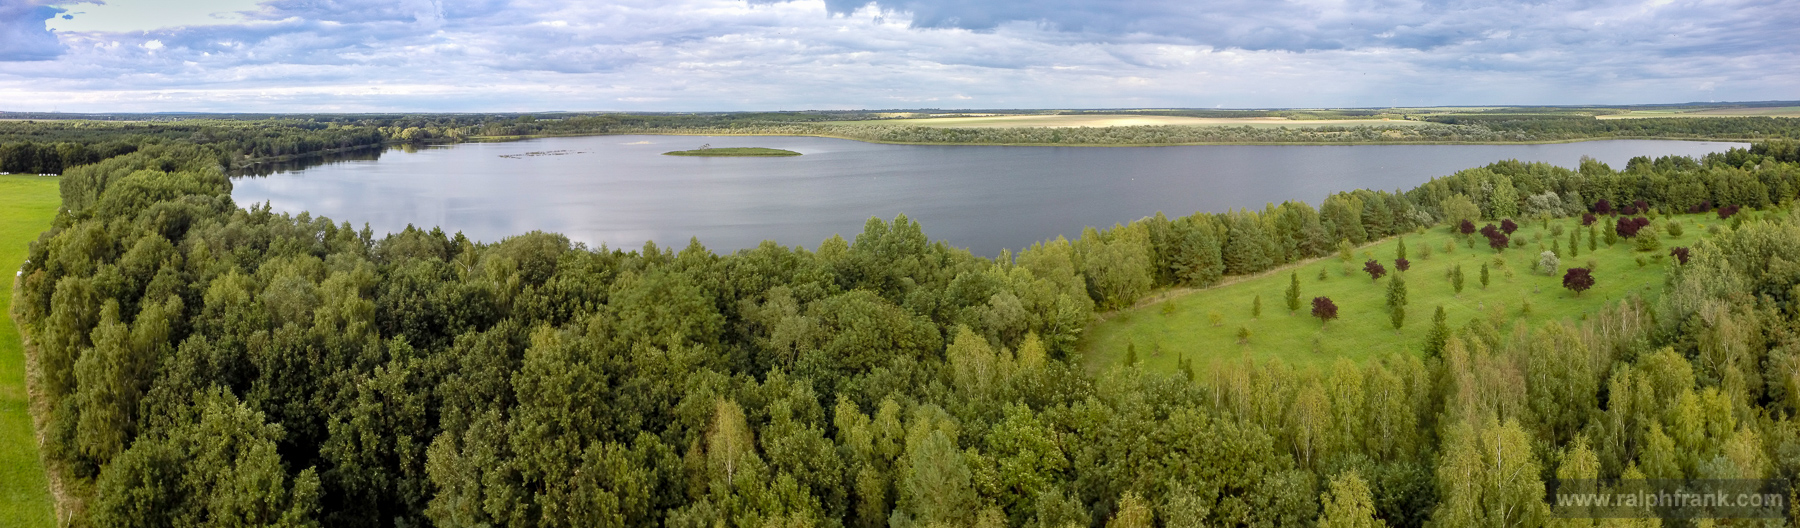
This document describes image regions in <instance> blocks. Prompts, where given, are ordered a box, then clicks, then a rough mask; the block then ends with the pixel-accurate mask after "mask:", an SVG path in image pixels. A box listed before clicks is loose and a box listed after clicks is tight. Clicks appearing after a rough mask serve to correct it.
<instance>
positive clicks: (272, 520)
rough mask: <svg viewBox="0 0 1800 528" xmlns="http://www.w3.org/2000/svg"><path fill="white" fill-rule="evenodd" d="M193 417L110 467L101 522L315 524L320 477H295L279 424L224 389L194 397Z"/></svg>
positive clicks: (99, 483)
mask: <svg viewBox="0 0 1800 528" xmlns="http://www.w3.org/2000/svg"><path fill="white" fill-rule="evenodd" d="M194 405H195V408H194V409H192V412H193V415H190V416H189V417H187V418H185V420H192V421H189V422H186V423H182V424H179V425H175V426H173V427H172V428H170V429H169V430H168V431H167V434H166V436H165V435H158V436H152V437H146V438H145V439H144V440H142V441H139V442H135V443H133V444H132V445H131V447H130V448H129V449H126V450H125V451H124V452H123V453H121V454H120V455H119V457H118V458H117V459H116V460H114V462H113V463H112V464H110V465H108V466H107V467H106V468H104V469H103V470H102V471H101V473H100V476H99V478H98V479H97V480H96V482H95V484H94V485H95V488H96V489H97V491H98V492H97V493H96V494H95V502H94V503H92V504H91V505H90V506H89V508H90V510H89V511H88V513H87V514H88V515H89V516H91V517H90V518H91V519H92V520H93V522H94V523H95V525H98V526H201V525H208V524H210V523H221V522H226V523H233V524H235V525H240V526H295V527H307V526H317V523H316V521H315V516H316V515H317V514H318V509H319V479H318V476H317V474H316V473H315V472H314V470H313V469H311V468H307V469H304V470H301V471H300V472H299V473H298V474H292V475H290V474H289V473H288V472H287V469H286V468H284V467H283V464H282V461H281V455H280V454H279V453H278V452H277V451H276V449H277V445H278V443H279V442H281V440H282V439H283V437H284V436H285V433H284V431H283V429H282V427H281V426H279V425H275V424H270V423H266V422H264V421H263V414H262V413H259V412H256V411H254V410H251V409H250V408H249V407H247V406H245V405H244V404H242V403H240V402H238V401H237V399H236V398H235V397H233V396H231V395H230V393H227V392H224V391H218V390H214V391H211V392H209V393H207V394H206V395H205V396H204V400H203V401H199V402H194Z"/></svg>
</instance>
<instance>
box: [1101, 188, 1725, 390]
mask: <svg viewBox="0 0 1800 528" xmlns="http://www.w3.org/2000/svg"><path fill="white" fill-rule="evenodd" d="M1740 214H1754V213H1748V212H1746V213H1740ZM1611 222H1612V219H1611V218H1608V217H1601V218H1600V220H1599V221H1598V222H1596V223H1595V226H1596V227H1597V228H1599V230H1600V232H1602V233H1604V230H1606V229H1611V225H1612V224H1611ZM1668 222H1675V223H1678V224H1679V225H1681V226H1682V231H1683V234H1682V235H1681V236H1678V237H1673V236H1670V234H1669V232H1668V231H1666V230H1664V226H1665V224H1666V223H1668ZM1528 224H1529V225H1522V226H1520V229H1519V230H1518V231H1517V232H1516V233H1514V234H1513V236H1512V238H1513V239H1515V240H1519V239H1522V240H1525V241H1526V245H1525V247H1523V248H1519V247H1513V248H1509V249H1507V250H1506V251H1504V252H1500V253H1496V252H1495V251H1494V250H1492V249H1489V248H1488V246H1487V240H1486V239H1485V238H1482V236H1481V235H1480V234H1475V235H1471V238H1472V240H1473V241H1474V247H1472V248H1471V247H1470V246H1468V245H1467V244H1466V243H1465V242H1464V239H1463V237H1462V236H1461V235H1456V234H1452V233H1450V232H1448V230H1446V229H1445V228H1443V227H1438V228H1434V229H1432V230H1430V231H1426V232H1420V233H1412V234H1408V235H1405V236H1403V237H1390V238H1388V239H1385V240H1381V241H1379V242H1376V243H1373V244H1369V245H1366V246H1364V247H1361V248H1357V249H1356V250H1354V255H1353V257H1352V258H1351V259H1350V261H1348V262H1346V261H1344V260H1341V259H1340V258H1339V257H1337V256H1331V257H1326V258H1322V259H1315V260H1311V261H1306V262H1303V263H1299V264H1295V265H1291V266H1287V267H1283V268H1281V269H1278V270H1274V271H1270V272H1267V273H1263V274H1261V275H1257V276H1254V277H1233V278H1228V279H1227V280H1226V282H1225V283H1223V284H1220V285H1216V286H1213V287H1211V288H1206V289H1200V290H1173V291H1169V292H1164V293H1163V294H1161V295H1157V296H1153V297H1151V298H1150V299H1149V300H1146V301H1144V302H1140V303H1139V304H1138V305H1137V306H1136V307H1134V308H1131V309H1127V310H1121V311H1118V312H1113V313H1110V314H1106V315H1104V316H1102V317H1103V320H1102V321H1100V322H1098V323H1095V324H1094V325H1092V326H1091V327H1089V329H1088V330H1087V333H1086V335H1085V336H1084V338H1083V340H1082V344H1081V348H1082V351H1083V354H1084V357H1083V361H1084V362H1085V364H1086V365H1087V366H1088V368H1089V369H1090V370H1099V369H1103V368H1105V367H1107V366H1110V365H1115V364H1119V363H1122V362H1124V361H1125V358H1126V356H1127V354H1128V349H1133V348H1135V350H1136V353H1137V358H1138V361H1139V362H1141V363H1142V364H1143V365H1144V366H1145V367H1146V368H1150V369H1153V370H1164V371H1173V370H1175V369H1176V368H1177V360H1178V359H1180V358H1184V357H1185V358H1187V359H1189V360H1192V361H1194V363H1195V367H1196V369H1198V370H1202V371H1204V369H1205V367H1206V366H1207V365H1210V364H1215V363H1217V362H1219V361H1239V360H1242V359H1243V358H1253V359H1256V360H1258V361H1264V360H1268V359H1272V358H1280V359H1282V360H1284V361H1287V362H1289V363H1292V364H1298V365H1321V364H1328V363H1330V362H1332V361H1336V360H1337V359H1338V358H1350V359H1352V360H1357V361H1361V360H1363V359H1366V358H1370V357H1375V356H1378V355H1383V354H1386V353H1389V352H1395V351H1400V352H1405V353H1414V354H1416V353H1419V351H1420V350H1421V346H1422V344H1423V343H1424V341H1425V337H1426V334H1427V332H1428V331H1429V329H1430V328H1431V318H1432V315H1433V313H1434V312H1435V311H1436V310H1437V307H1438V306H1443V307H1444V309H1445V310H1446V312H1447V315H1448V321H1449V324H1450V326H1451V327H1452V328H1454V327H1457V326H1461V325H1462V324H1464V323H1466V322H1468V321H1469V320H1471V319H1472V318H1474V317H1477V316H1478V315H1481V314H1484V313H1489V312H1493V311H1500V312H1501V313H1503V314H1504V317H1506V318H1508V319H1511V320H1524V321H1527V322H1529V323H1534V324H1535V323H1537V322H1541V321H1546V320H1557V319H1577V318H1580V317H1582V316H1583V314H1587V313H1590V312H1594V311H1596V310H1598V309H1600V308H1601V307H1602V306H1603V305H1605V304H1607V303H1610V302H1616V301H1618V300H1619V299H1622V298H1625V297H1626V296H1628V295H1639V296H1644V297H1647V298H1653V297H1654V296H1656V295H1658V294H1659V293H1660V292H1661V290H1662V288H1661V286H1662V282H1663V276H1664V272H1665V267H1666V266H1669V265H1671V263H1672V262H1673V258H1672V257H1669V256H1668V250H1669V248H1672V247H1677V246H1690V245H1692V244H1693V243H1694V242H1695V241H1697V240H1698V239H1700V238H1704V237H1706V236H1708V235H1707V229H1708V228H1709V227H1713V228H1724V229H1728V228H1729V225H1728V222H1725V221H1721V220H1719V218H1718V217H1717V216H1716V215H1712V214H1705V215H1675V216H1672V217H1669V218H1667V219H1660V218H1659V219H1658V220H1657V221H1656V223H1655V224H1653V225H1652V226H1651V228H1645V230H1644V231H1643V232H1642V233H1640V235H1639V236H1645V235H1646V234H1649V233H1651V232H1652V229H1654V230H1655V234H1656V235H1657V237H1658V239H1659V241H1660V243H1661V244H1660V245H1661V249H1659V250H1657V251H1649V252H1642V251H1636V250H1635V249H1634V248H1633V241H1632V240H1630V239H1620V240H1619V241H1618V242H1617V243H1616V244H1614V245H1612V246H1610V247H1609V246H1608V245H1607V244H1606V242H1605V240H1604V235H1602V239H1601V240H1598V241H1597V243H1598V250H1596V251H1589V250H1588V230H1587V228H1585V227H1582V226H1581V224H1580V220H1579V219H1577V218H1565V219H1558V220H1553V221H1551V222H1550V225H1552V226H1557V225H1560V226H1561V228H1562V235H1561V236H1552V235H1551V231H1550V230H1548V229H1546V228H1545V227H1544V225H1543V224H1542V223H1537V222H1528ZM1602 225H1604V226H1605V227H1599V226H1602ZM1569 230H1579V231H1580V232H1581V242H1580V246H1581V247H1580V252H1579V255H1578V256H1570V253H1569V251H1568V250H1569V248H1568V245H1569V240H1568V236H1569V235H1568V231H1569ZM1540 237H1541V239H1540ZM1401 238H1404V239H1405V241H1406V246H1407V257H1408V259H1409V260H1410V261H1411V264H1412V265H1411V269H1410V270H1409V271H1406V272H1404V273H1403V274H1404V275H1405V279H1404V280H1405V282H1406V286H1407V294H1408V295H1407V301H1408V304H1407V309H1406V312H1407V314H1406V322H1405V326H1404V327H1403V328H1402V329H1401V330H1400V331H1398V332H1396V331H1395V330H1394V327H1393V326H1392V324H1391V323H1390V320H1389V315H1388V310H1387V307H1386V295H1387V289H1388V283H1389V281H1391V280H1392V277H1393V274H1394V272H1395V269H1394V258H1395V251H1396V249H1397V248H1398V246H1399V240H1400V239H1401ZM1552 239H1557V240H1560V246H1561V249H1562V250H1563V252H1562V255H1563V256H1562V258H1561V261H1562V265H1561V268H1560V269H1559V270H1558V272H1557V273H1556V274H1555V275H1554V276H1551V275H1546V274H1543V273H1541V272H1539V271H1537V264H1538V258H1539V255H1540V253H1542V252H1543V251H1544V249H1548V248H1551V247H1552ZM1540 240H1541V247H1542V248H1544V249H1540ZM1427 248H1429V256H1427ZM1496 257H1498V259H1499V260H1500V261H1502V262H1503V263H1504V266H1503V267H1502V266H1498V265H1497V264H1498V263H1497V262H1496ZM1640 258H1641V259H1643V261H1644V265H1642V266H1640V265H1639V263H1638V260H1639V259H1640ZM1370 259H1374V260H1378V261H1380V262H1381V264H1382V265H1383V266H1385V267H1386V268H1387V269H1388V272H1389V274H1388V275H1387V276H1385V277H1382V278H1381V279H1380V280H1376V281H1372V280H1370V278H1369V275H1368V274H1367V273H1364V272H1363V269H1362V268H1363V263H1364V262H1365V261H1367V260H1370ZM1590 260H1591V261H1593V262H1594V264H1596V267H1595V268H1596V269H1595V271H1594V277H1595V279H1596V283H1595V285H1594V287H1593V289H1590V290H1588V291H1586V292H1585V293H1582V294H1581V295H1579V296H1576V295H1574V294H1573V293H1571V292H1570V291H1569V290H1567V289H1564V288H1563V287H1562V270H1566V269H1567V268H1570V267H1586V266H1587V263H1588V262H1589V261H1590ZM1483 263H1487V264H1488V265H1489V266H1490V283H1489V285H1488V286H1487V287H1486V288H1483V287H1482V285H1481V265H1482V264H1483ZM1456 265H1461V266H1462V267H1463V273H1464V285H1463V291H1462V294H1461V295H1457V294H1456V292H1455V291H1454V288H1453V286H1452V285H1451V282H1450V280H1449V279H1448V278H1447V272H1448V271H1449V270H1450V269H1451V268H1453V267H1454V266H1456ZM1321 271H1322V272H1324V275H1323V276H1324V278H1323V279H1321V278H1320V277H1321ZM1294 272H1298V273H1299V276H1300V297H1301V309H1300V310H1299V311H1297V312H1295V313H1294V314H1292V315H1290V314H1289V313H1288V310H1287V306H1286V295H1285V292H1286V291H1287V289H1288V285H1289V281H1290V276H1291V275H1290V274H1291V273H1294ZM1257 296H1261V297H1262V316H1261V317H1253V316H1252V314H1251V311H1252V306H1253V304H1254V302H1255V298H1256V297H1257ZM1320 296H1323V297H1329V298H1331V299H1332V300H1333V301H1334V302H1335V303H1336V304H1337V306H1338V317H1339V318H1338V319H1336V320H1333V321H1331V322H1330V323H1329V324H1325V325H1321V324H1320V322H1319V319H1317V318H1315V317H1312V316H1311V315H1310V311H1311V300H1312V298H1313V297H1320ZM1527 305H1529V306H1530V310H1529V312H1528V313H1527V312H1526V311H1525V309H1524V307H1525V306H1527ZM1215 312H1216V313H1217V314H1218V315H1219V321H1218V324H1216V325H1215V324H1214V322H1213V320H1212V314H1213V313H1215ZM1240 327H1242V328H1246V329H1248V330H1249V331H1250V332H1251V336H1250V339H1249V341H1248V343H1245V344H1240V343H1239V342H1238V338H1237V332H1238V329H1239V328H1240Z"/></svg>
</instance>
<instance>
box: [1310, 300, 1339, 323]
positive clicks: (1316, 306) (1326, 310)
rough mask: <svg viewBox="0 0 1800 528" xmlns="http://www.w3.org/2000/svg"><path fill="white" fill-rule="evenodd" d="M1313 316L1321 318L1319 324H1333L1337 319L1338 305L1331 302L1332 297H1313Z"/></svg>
mask: <svg viewBox="0 0 1800 528" xmlns="http://www.w3.org/2000/svg"><path fill="white" fill-rule="evenodd" d="M1312 315H1313V317H1317V318H1319V324H1325V323H1328V322H1331V320H1332V319H1337V303H1334V302H1331V298H1330V297H1313V310H1312Z"/></svg>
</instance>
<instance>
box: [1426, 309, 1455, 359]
mask: <svg viewBox="0 0 1800 528" xmlns="http://www.w3.org/2000/svg"><path fill="white" fill-rule="evenodd" d="M1446 319H1447V316H1446V315H1445V313H1444V307H1443V305H1439V306H1438V307H1437V313H1435V314H1432V316H1431V331H1430V332H1429V333H1427V334H1425V355H1426V356H1430V357H1442V356H1443V354H1444V345H1445V344H1447V343H1449V342H1450V325H1449V323H1448V322H1447V321H1446Z"/></svg>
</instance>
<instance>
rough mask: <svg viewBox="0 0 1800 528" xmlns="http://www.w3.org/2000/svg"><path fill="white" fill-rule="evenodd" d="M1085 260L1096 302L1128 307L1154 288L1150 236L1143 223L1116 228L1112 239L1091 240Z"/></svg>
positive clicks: (1107, 305)
mask: <svg viewBox="0 0 1800 528" xmlns="http://www.w3.org/2000/svg"><path fill="white" fill-rule="evenodd" d="M1086 238H1087V237H1083V241H1084V242H1090V243H1091V245H1090V246H1089V247H1090V249H1089V250H1088V251H1087V252H1086V253H1085V254H1084V255H1083V257H1082V266H1083V268H1084V270H1085V272H1086V275H1087V279H1088V284H1089V288H1090V289H1091V290H1093V291H1094V292H1095V294H1096V295H1095V300H1096V301H1098V302H1099V303H1100V305H1101V306H1105V307H1107V308H1124V307H1126V306H1130V305H1131V303H1132V302H1135V301H1137V299H1138V297H1142V296H1143V295H1144V293H1145V292H1148V291H1150V287H1151V286H1152V276H1151V275H1152V274H1151V269H1150V260H1151V259H1150V240H1149V235H1148V233H1147V231H1146V229H1145V228H1144V226H1143V225H1141V224H1132V226H1129V227H1114V228H1113V230H1112V231H1111V232H1110V233H1109V234H1108V237H1107V238H1110V240H1095V241H1088V240H1087V239H1086Z"/></svg>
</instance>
